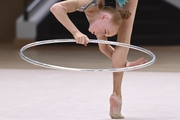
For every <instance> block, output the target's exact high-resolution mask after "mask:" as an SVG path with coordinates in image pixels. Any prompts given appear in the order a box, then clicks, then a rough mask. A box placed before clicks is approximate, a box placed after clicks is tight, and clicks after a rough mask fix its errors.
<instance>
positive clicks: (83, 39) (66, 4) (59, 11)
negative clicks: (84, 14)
mask: <svg viewBox="0 0 180 120" xmlns="http://www.w3.org/2000/svg"><path fill="white" fill-rule="evenodd" d="M86 2H87V1H86ZM86 2H85V0H67V1H62V2H58V3H55V4H54V5H53V6H52V7H51V8H50V11H51V12H52V13H53V15H54V16H55V17H56V19H57V20H58V21H59V22H60V23H61V24H62V25H63V26H64V27H65V28H66V29H67V30H68V31H69V32H70V33H71V34H72V35H73V36H74V38H75V39H76V43H77V44H84V45H85V46H86V45H87V44H88V43H89V38H88V37H87V36H86V35H84V34H83V33H81V32H80V31H79V30H78V29H77V28H76V26H75V25H74V24H73V23H72V21H71V20H70V19H69V17H68V15H67V13H70V12H74V11H76V10H77V9H78V8H79V7H80V6H81V5H82V6H83V5H84V4H86Z"/></svg>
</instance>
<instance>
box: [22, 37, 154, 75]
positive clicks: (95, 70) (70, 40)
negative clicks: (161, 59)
mask: <svg viewBox="0 0 180 120" xmlns="http://www.w3.org/2000/svg"><path fill="white" fill-rule="evenodd" d="M67 42H76V41H75V40H74V39H54V40H44V41H38V42H32V43H30V44H27V45H25V46H23V47H22V48H21V49H20V53H19V54H20V56H21V58H22V59H24V60H25V61H27V62H29V63H31V64H34V65H38V66H41V67H45V68H51V69H56V70H72V71H83V72H88V71H91V72H123V71H130V70H136V69H140V68H144V67H147V66H150V65H152V64H153V63H154V62H155V59H156V56H155V55H154V54H153V53H152V52H151V51H149V50H147V49H145V48H142V47H138V46H135V45H129V44H125V43H120V42H112V41H105V40H94V39H91V40H90V43H101V44H109V45H115V46H122V47H127V48H131V49H134V50H138V51H141V52H143V53H145V54H148V55H149V56H151V57H152V59H151V60H150V61H149V62H147V63H144V64H141V65H137V66H132V67H124V68H110V69H81V68H69V67H62V66H56V65H51V64H46V63H42V62H39V61H35V60H33V59H30V58H28V57H27V56H25V55H24V53H23V52H24V51H25V50H26V49H28V48H31V47H34V46H38V45H44V44H51V43H67Z"/></svg>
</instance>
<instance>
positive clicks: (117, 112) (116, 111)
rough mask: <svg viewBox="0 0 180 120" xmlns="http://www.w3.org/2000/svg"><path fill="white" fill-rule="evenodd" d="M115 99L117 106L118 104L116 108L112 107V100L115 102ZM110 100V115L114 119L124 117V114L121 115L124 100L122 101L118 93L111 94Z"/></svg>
mask: <svg viewBox="0 0 180 120" xmlns="http://www.w3.org/2000/svg"><path fill="white" fill-rule="evenodd" d="M114 101H115V102H116V103H117V106H116V108H111V105H112V102H114ZM109 102H110V112H109V115H110V116H111V118H112V119H124V116H122V115H121V105H122V102H121V101H120V99H119V98H118V97H117V95H116V94H114V93H113V94H112V95H111V97H110V99H109Z"/></svg>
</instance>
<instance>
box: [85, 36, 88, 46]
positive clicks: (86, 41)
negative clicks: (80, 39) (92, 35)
mask: <svg viewBox="0 0 180 120" xmlns="http://www.w3.org/2000/svg"><path fill="white" fill-rule="evenodd" d="M88 43H89V38H88V37H87V36H86V37H85V41H84V45H85V46H87V44H88Z"/></svg>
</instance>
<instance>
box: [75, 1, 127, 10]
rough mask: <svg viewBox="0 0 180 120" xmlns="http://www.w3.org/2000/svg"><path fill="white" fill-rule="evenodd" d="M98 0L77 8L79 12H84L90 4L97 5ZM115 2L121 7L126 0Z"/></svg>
mask: <svg viewBox="0 0 180 120" xmlns="http://www.w3.org/2000/svg"><path fill="white" fill-rule="evenodd" d="M97 2H98V0H93V1H92V2H90V3H89V4H88V5H85V6H82V7H80V8H79V9H77V10H78V11H79V12H84V11H85V10H86V9H87V8H88V7H89V6H90V5H92V4H94V6H96V5H97ZM116 2H117V3H118V4H119V6H120V7H123V6H124V5H125V4H126V2H128V0H116Z"/></svg>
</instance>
